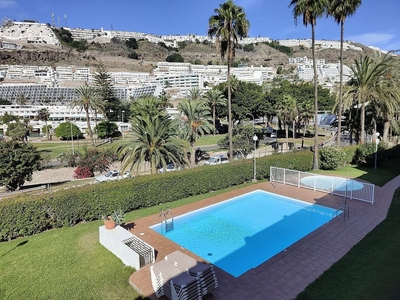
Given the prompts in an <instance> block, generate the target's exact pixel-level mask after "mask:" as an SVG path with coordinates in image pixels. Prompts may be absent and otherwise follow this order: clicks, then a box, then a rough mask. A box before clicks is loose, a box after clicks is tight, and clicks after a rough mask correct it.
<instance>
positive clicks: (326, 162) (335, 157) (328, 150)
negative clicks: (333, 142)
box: [319, 146, 344, 170]
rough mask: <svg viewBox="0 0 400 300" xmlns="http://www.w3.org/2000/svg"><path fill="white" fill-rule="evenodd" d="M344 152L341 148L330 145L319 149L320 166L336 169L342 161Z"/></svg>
mask: <svg viewBox="0 0 400 300" xmlns="http://www.w3.org/2000/svg"><path fill="white" fill-rule="evenodd" d="M343 156H344V152H343V151H342V150H341V149H338V148H335V147H332V146H329V147H324V148H322V149H321V150H320V151H319V159H320V161H319V167H320V168H321V169H322V170H334V169H336V168H337V167H338V166H339V165H340V164H341V162H342V159H343Z"/></svg>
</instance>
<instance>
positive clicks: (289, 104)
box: [277, 95, 297, 148]
mask: <svg viewBox="0 0 400 300" xmlns="http://www.w3.org/2000/svg"><path fill="white" fill-rule="evenodd" d="M277 108H278V117H279V119H280V120H281V121H282V123H283V124H285V133H286V146H287V147H288V148H289V125H290V123H293V124H294V122H295V120H296V117H297V114H296V112H297V107H296V99H294V98H293V97H292V96H291V95H283V98H282V99H281V101H279V102H278V103H277ZM293 127H294V126H293ZM293 135H294V128H293Z"/></svg>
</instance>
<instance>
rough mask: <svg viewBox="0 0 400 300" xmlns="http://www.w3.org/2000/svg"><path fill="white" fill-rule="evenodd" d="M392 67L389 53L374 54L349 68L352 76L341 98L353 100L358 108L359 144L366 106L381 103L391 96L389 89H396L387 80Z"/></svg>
mask: <svg viewBox="0 0 400 300" xmlns="http://www.w3.org/2000/svg"><path fill="white" fill-rule="evenodd" d="M393 67H394V64H393V57H392V56H391V53H390V52H389V53H387V54H385V55H382V54H379V53H376V55H375V57H374V58H371V57H369V56H365V57H363V58H360V59H359V60H355V62H354V65H352V66H350V69H351V71H352V75H351V78H350V80H349V82H348V86H347V87H346V92H345V93H344V95H343V96H344V97H346V98H349V99H348V100H347V101H349V100H350V101H351V100H353V101H352V102H353V103H354V102H355V103H358V105H359V106H360V127H361V130H360V139H359V140H360V144H364V142H365V108H366V105H367V104H371V105H373V104H374V103H376V101H380V102H383V101H385V100H386V99H389V98H390V97H391V96H392V95H393V94H392V93H388V91H389V90H390V88H397V89H398V85H396V83H394V82H393V81H389V80H388V79H389V78H390V76H391V74H392V70H393ZM388 84H389V86H387V85H388Z"/></svg>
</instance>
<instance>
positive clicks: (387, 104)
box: [373, 61, 400, 143]
mask: <svg viewBox="0 0 400 300" xmlns="http://www.w3.org/2000/svg"><path fill="white" fill-rule="evenodd" d="M392 62H394V61H392ZM398 67H399V66H397V68H398ZM394 68H396V67H395V66H393V70H394ZM399 80H400V78H398V77H396V73H395V72H393V73H392V72H390V73H388V75H387V76H385V78H384V79H381V80H379V81H378V82H377V83H376V84H378V85H379V86H378V87H377V88H376V90H377V96H376V97H375V98H374V102H373V106H374V112H373V118H374V120H376V119H377V118H379V120H380V121H381V122H383V135H382V139H383V142H384V143H387V142H388V137H389V129H390V128H393V129H394V130H395V131H398V130H399V129H400V128H399V124H398V123H397V122H396V121H395V114H396V112H398V111H399V109H400V82H399ZM376 123H377V122H376V121H375V122H374V124H375V125H376ZM375 133H376V126H375V127H374V132H373V136H375Z"/></svg>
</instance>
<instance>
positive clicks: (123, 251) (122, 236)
mask: <svg viewBox="0 0 400 300" xmlns="http://www.w3.org/2000/svg"><path fill="white" fill-rule="evenodd" d="M132 237H135V238H137V237H136V236H135V235H134V234H132V233H131V232H129V231H128V230H126V229H124V228H122V227H121V226H116V227H115V228H114V229H106V228H105V227H104V226H100V227H99V238H100V244H102V245H103V246H104V247H106V248H107V249H108V250H109V251H110V252H112V253H113V254H114V255H115V256H117V257H118V258H119V259H121V260H122V262H123V264H124V265H126V266H131V267H133V268H135V269H136V270H139V269H140V256H139V254H138V253H136V252H135V251H134V250H132V249H131V248H130V247H128V246H127V245H126V244H124V243H123V241H124V240H126V239H130V238H132ZM137 239H139V238H137ZM143 243H144V242H143ZM146 245H147V246H149V247H150V248H151V249H152V251H153V258H154V257H155V255H154V254H155V253H154V248H153V247H151V246H150V245H148V244H146ZM152 262H154V261H152Z"/></svg>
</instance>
